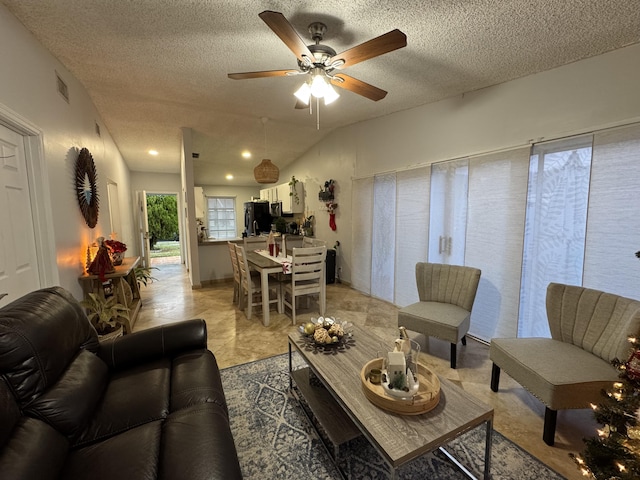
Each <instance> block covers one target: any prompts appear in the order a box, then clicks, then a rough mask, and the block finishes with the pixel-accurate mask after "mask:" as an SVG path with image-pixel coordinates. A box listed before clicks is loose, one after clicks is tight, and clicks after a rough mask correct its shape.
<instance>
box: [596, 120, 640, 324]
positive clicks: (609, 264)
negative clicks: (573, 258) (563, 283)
mask: <svg viewBox="0 0 640 480" xmlns="http://www.w3.org/2000/svg"><path fill="white" fill-rule="evenodd" d="M593 143H594V145H593V160H592V167H591V191H590V195H589V216H588V221H587V244H586V249H585V267H584V286H585V287H590V288H595V289H598V290H603V291H605V292H611V293H615V294H618V295H623V296H625V297H630V298H635V299H639V300H640V260H638V259H637V258H636V257H635V255H634V253H635V252H637V251H639V250H640V125H633V126H629V127H623V128H617V129H614V130H610V131H605V132H600V133H597V134H596V135H595V137H594V141H593ZM630 333H631V332H630Z"/></svg>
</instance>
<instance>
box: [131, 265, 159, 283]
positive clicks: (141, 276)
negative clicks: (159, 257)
mask: <svg viewBox="0 0 640 480" xmlns="http://www.w3.org/2000/svg"><path fill="white" fill-rule="evenodd" d="M151 270H158V268H157V267H136V268H134V269H133V272H134V273H135V275H136V280H137V281H138V288H139V287H140V283H144V286H145V287H146V286H147V283H153V281H154V280H157V278H155V277H153V276H151Z"/></svg>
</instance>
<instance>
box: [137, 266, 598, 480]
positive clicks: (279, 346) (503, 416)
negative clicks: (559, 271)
mask: <svg viewBox="0 0 640 480" xmlns="http://www.w3.org/2000/svg"><path fill="white" fill-rule="evenodd" d="M158 268H159V270H157V271H156V270H154V271H153V276H154V277H156V278H157V279H158V280H157V281H156V282H153V283H152V284H150V285H149V286H147V287H144V286H142V287H141V290H142V291H141V294H142V300H143V307H142V310H141V311H140V316H139V318H138V320H137V322H136V324H135V327H134V331H136V330H142V329H145V328H149V327H152V326H155V325H161V324H163V323H168V322H173V321H178V320H185V319H190V318H204V319H205V320H206V322H207V328H208V333H209V341H208V345H209V349H210V350H211V351H213V352H214V354H215V355H216V358H217V360H218V364H219V365H220V368H225V367H228V366H232V365H237V364H241V363H246V362H251V361H254V360H259V359H262V358H266V357H269V356H272V355H276V354H280V353H285V352H286V351H287V335H286V334H287V332H289V331H290V329H291V328H293V327H292V325H291V320H290V318H289V317H287V316H286V315H284V314H278V313H277V312H276V311H275V310H272V311H271V322H270V325H269V326H268V327H264V326H263V325H262V314H261V312H260V311H259V310H258V311H257V312H254V315H253V318H251V319H247V318H246V317H245V314H244V313H243V312H240V311H239V310H238V309H237V308H235V306H234V305H233V304H232V301H231V300H232V295H233V284H232V283H230V282H229V283H221V284H216V285H212V286H207V287H204V288H201V289H196V290H192V289H191V287H190V284H189V280H188V274H187V272H186V269H185V268H184V266H183V265H158ZM312 305H313V304H312ZM272 308H273V307H272ZM303 311H304V310H303ZM396 312H397V308H396V307H395V306H393V305H391V304H389V303H387V302H384V301H380V300H376V299H373V298H370V297H368V296H366V295H362V294H360V293H359V292H356V291H355V290H353V289H351V288H349V287H347V286H344V285H339V284H337V285H329V286H328V287H327V314H328V315H330V316H334V317H338V318H340V319H342V320H348V321H351V322H353V323H355V324H358V325H360V326H364V327H370V328H372V329H376V328H380V327H393V328H395V327H396V326H397V323H396V320H397V313H396ZM314 315H315V316H317V313H316V312H314V311H312V310H309V311H307V312H306V313H304V314H302V315H300V317H299V319H300V321H303V319H304V320H306V319H307V318H310V317H311V316H314ZM413 337H415V339H416V340H418V341H419V342H420V343H421V345H422V349H423V351H426V352H427V354H428V355H426V356H425V358H426V359H427V360H426V363H428V365H429V366H430V368H432V369H433V370H434V371H436V372H437V373H438V374H439V375H441V376H444V377H446V378H448V379H450V380H452V381H454V382H456V383H457V384H458V385H460V386H461V387H462V388H463V389H465V390H466V391H468V392H469V393H470V394H471V395H475V396H476V397H477V398H479V399H481V400H483V401H484V402H486V403H488V404H489V405H491V406H493V408H494V409H495V420H494V428H495V429H496V430H497V431H499V432H500V433H502V434H503V435H505V436H506V437H507V438H509V439H510V440H512V441H513V442H515V443H516V444H518V445H519V446H520V447H521V448H523V449H524V450H526V451H528V452H529V453H531V454H532V455H534V456H536V457H537V458H539V459H540V460H541V461H543V462H544V463H546V464H547V465H549V466H550V467H551V468H553V469H555V470H556V471H558V472H559V473H561V474H562V475H564V476H566V477H567V478H568V479H571V480H573V479H575V480H577V479H582V478H584V477H583V476H582V475H581V474H580V472H579V471H578V469H577V467H576V466H575V464H574V463H573V461H572V460H571V459H570V458H569V455H568V454H569V452H579V451H581V450H582V448H583V443H582V438H584V437H591V436H594V435H595V429H596V427H597V426H598V425H597V424H596V422H595V420H594V419H593V415H592V413H591V411H589V410H571V411H568V410H565V411H560V412H558V427H557V431H556V443H555V446H554V447H549V446H548V445H546V444H545V443H544V442H543V441H542V424H543V416H544V407H543V406H542V404H541V403H540V402H539V401H538V400H537V399H536V398H535V397H533V396H532V395H531V394H529V393H528V392H526V391H525V390H524V389H523V388H522V387H520V385H519V384H517V383H516V382H515V381H513V380H512V379H510V378H509V376H508V375H506V374H505V373H504V372H503V373H502V376H501V381H500V391H499V392H498V393H494V392H492V391H491V389H490V388H489V382H490V377H491V361H490V360H489V354H488V346H487V345H485V344H483V343H481V342H477V341H474V340H473V339H469V341H468V342H467V346H466V347H463V346H461V345H459V346H458V368H457V369H456V370H452V369H451V368H450V367H449V345H448V344H447V343H445V342H442V341H440V340H437V339H430V340H428V341H427V340H426V339H425V338H424V336H422V335H417V336H416V335H413V334H412V338H413ZM390 340H391V339H390Z"/></svg>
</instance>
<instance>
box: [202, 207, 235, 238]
mask: <svg viewBox="0 0 640 480" xmlns="http://www.w3.org/2000/svg"><path fill="white" fill-rule="evenodd" d="M207 223H208V225H209V238H215V239H221V240H224V239H228V238H236V237H237V236H238V234H237V231H236V199H235V198H234V197H207Z"/></svg>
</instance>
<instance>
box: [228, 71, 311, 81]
mask: <svg viewBox="0 0 640 480" xmlns="http://www.w3.org/2000/svg"><path fill="white" fill-rule="evenodd" d="M299 73H300V71H299V70H264V71H262V72H243V73H229V74H227V77H229V78H233V79H234V80H244V79H246V78H265V77H286V76H289V75H297V74H299Z"/></svg>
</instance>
